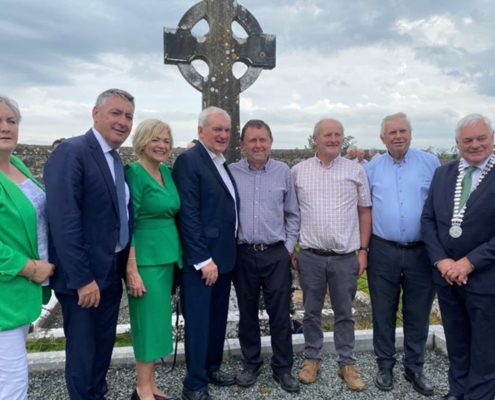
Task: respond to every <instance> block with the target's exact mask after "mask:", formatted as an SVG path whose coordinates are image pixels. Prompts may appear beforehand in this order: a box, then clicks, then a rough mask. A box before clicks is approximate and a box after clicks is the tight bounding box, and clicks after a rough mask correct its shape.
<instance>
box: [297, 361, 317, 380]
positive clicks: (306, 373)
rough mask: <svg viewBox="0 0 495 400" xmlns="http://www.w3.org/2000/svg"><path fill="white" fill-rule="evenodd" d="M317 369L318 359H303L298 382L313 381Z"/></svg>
mask: <svg viewBox="0 0 495 400" xmlns="http://www.w3.org/2000/svg"><path fill="white" fill-rule="evenodd" d="M319 370H320V363H319V362H318V361H311V360H304V364H303V367H302V369H301V371H300V372H299V382H301V383H306V384H308V383H313V382H315V381H316V376H317V375H318V371H319Z"/></svg>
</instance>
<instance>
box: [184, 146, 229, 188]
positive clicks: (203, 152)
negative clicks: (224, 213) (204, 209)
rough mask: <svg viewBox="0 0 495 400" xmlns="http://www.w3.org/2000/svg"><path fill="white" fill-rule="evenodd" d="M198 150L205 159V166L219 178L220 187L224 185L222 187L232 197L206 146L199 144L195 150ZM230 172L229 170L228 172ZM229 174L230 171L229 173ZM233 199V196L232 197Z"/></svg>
mask: <svg viewBox="0 0 495 400" xmlns="http://www.w3.org/2000/svg"><path fill="white" fill-rule="evenodd" d="M196 147H197V148H198V151H199V154H200V155H201V157H203V161H204V163H205V165H206V166H207V167H208V168H209V169H210V170H211V172H212V173H213V175H214V176H215V178H217V180H218V182H220V185H222V187H223V188H224V189H225V190H226V191H227V193H228V194H229V195H230V190H229V188H228V187H227V185H226V184H225V182H224V181H223V178H222V177H221V175H220V172H218V169H217V166H216V165H215V163H214V162H213V160H212V159H211V157H210V154H209V153H208V152H207V151H206V149H205V148H204V145H203V144H201V143H199V144H197V145H196V146H194V147H193V148H196ZM227 171H228V170H227ZM228 172H229V171H228ZM229 176H231V175H230V172H229ZM231 179H232V178H231ZM231 197H232V196H231Z"/></svg>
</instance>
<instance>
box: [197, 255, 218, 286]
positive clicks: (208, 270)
mask: <svg viewBox="0 0 495 400" xmlns="http://www.w3.org/2000/svg"><path fill="white" fill-rule="evenodd" d="M201 273H202V274H203V277H202V279H204V280H205V284H206V286H211V285H213V284H214V283H215V282H216V281H217V278H218V268H217V264H215V263H214V262H213V260H211V261H210V262H209V263H208V264H206V265H205V266H204V267H203V268H201Z"/></svg>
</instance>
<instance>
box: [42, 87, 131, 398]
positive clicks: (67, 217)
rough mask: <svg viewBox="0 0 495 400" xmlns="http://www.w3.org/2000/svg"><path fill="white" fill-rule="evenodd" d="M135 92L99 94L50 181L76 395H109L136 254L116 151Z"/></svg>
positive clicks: (55, 256) (53, 164) (54, 249)
mask: <svg viewBox="0 0 495 400" xmlns="http://www.w3.org/2000/svg"><path fill="white" fill-rule="evenodd" d="M133 115H134V97H132V96H131V95H130V94H129V93H127V92H124V91H123V90H119V89H110V90H107V91H105V92H103V93H102V94H100V96H98V99H97V101H96V105H95V107H94V108H93V120H94V125H93V128H92V129H90V130H89V131H88V132H86V134H85V135H82V136H77V137H74V138H71V139H67V140H65V141H63V142H62V143H61V144H60V145H59V146H58V147H57V149H56V150H55V151H54V152H53V154H52V155H51V156H50V158H49V159H48V161H47V163H46V165H45V170H44V174H43V178H44V180H45V184H46V192H47V199H46V200H47V201H46V203H47V214H48V222H49V227H50V239H51V243H50V249H49V251H50V253H49V254H50V260H51V262H53V263H54V264H55V265H56V266H57V271H56V273H55V274H54V275H53V277H52V278H51V279H50V284H51V286H52V288H53V290H54V291H55V295H56V296H57V298H58V300H59V302H60V304H61V306H62V313H63V317H64V332H65V337H66V339H67V342H66V349H65V350H66V367H65V375H66V382H67V388H68V391H69V396H70V398H71V399H72V400H93V399H94V400H97V399H98V400H100V399H105V394H106V393H107V384H106V374H107V371H108V367H109V365H110V360H111V356H112V350H113V346H114V343H115V333H116V326H117V317H118V313H119V305H120V299H121V297H122V281H121V276H122V273H123V272H124V269H125V265H126V263H127V257H128V255H129V242H130V241H129V238H130V237H131V235H132V230H131V226H132V204H131V205H130V204H129V188H128V187H127V184H126V183H125V178H124V170H123V166H122V162H121V160H120V156H119V154H118V152H117V151H116V150H117V149H118V148H119V147H120V146H121V145H122V143H124V141H125V140H126V139H127V137H128V136H129V133H130V132H131V129H132V119H133Z"/></svg>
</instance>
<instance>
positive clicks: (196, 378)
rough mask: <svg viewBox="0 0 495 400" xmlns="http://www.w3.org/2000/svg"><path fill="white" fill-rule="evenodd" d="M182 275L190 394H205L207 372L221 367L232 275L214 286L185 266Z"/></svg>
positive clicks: (182, 302) (187, 379) (187, 381)
mask: <svg viewBox="0 0 495 400" xmlns="http://www.w3.org/2000/svg"><path fill="white" fill-rule="evenodd" d="M184 268H185V271H184V273H183V274H182V284H181V295H180V297H181V304H182V313H183V315H184V322H185V327H184V330H185V336H184V341H185V351H186V366H187V374H186V377H185V378H184V382H183V383H184V387H185V388H186V389H187V390H195V391H202V392H206V391H207V389H208V372H214V371H218V370H219V369H220V365H221V364H222V358H223V346H224V342H225V332H226V330H227V315H228V312H229V296H230V286H231V283H232V273H231V272H229V273H226V274H218V279H217V281H216V282H215V284H214V285H212V286H206V284H205V280H204V279H201V277H202V272H201V271H196V270H194V267H191V266H186V267H184Z"/></svg>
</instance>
